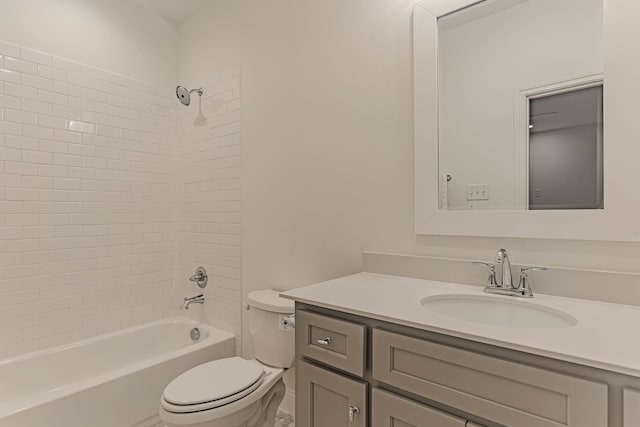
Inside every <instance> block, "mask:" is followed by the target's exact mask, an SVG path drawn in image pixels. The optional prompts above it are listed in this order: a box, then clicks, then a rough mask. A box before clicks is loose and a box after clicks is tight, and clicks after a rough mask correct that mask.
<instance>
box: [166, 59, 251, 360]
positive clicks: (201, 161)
mask: <svg viewBox="0 0 640 427" xmlns="http://www.w3.org/2000/svg"><path fill="white" fill-rule="evenodd" d="M201 105H202V106H201V111H202V115H203V117H204V118H205V119H206V121H203V120H200V121H196V120H197V118H198V112H199V111H200V99H199V97H198V96H197V94H195V93H194V94H192V98H191V106H190V107H189V108H184V107H183V106H182V105H179V108H178V110H179V123H178V127H177V132H176V135H177V141H178V143H177V144H176V145H175V149H176V151H175V154H176V155H175V158H176V162H177V164H176V176H177V177H178V180H177V181H176V184H175V192H176V194H177V195H178V197H177V198H176V209H175V212H176V218H177V221H176V224H175V226H176V241H177V242H178V260H177V264H176V265H178V266H179V268H178V269H177V271H178V272H179V274H177V275H176V279H175V287H174V289H175V293H176V297H175V299H182V298H183V297H185V296H192V295H195V294H196V293H198V292H199V291H200V289H199V288H198V287H197V286H196V285H195V284H193V283H191V282H189V281H188V280H187V279H188V278H189V276H191V275H192V274H193V273H194V272H195V269H196V268H197V267H198V266H199V265H202V266H204V267H205V268H206V269H207V272H208V274H209V285H208V286H207V288H206V289H204V291H203V293H204V295H205V298H206V301H205V304H204V306H192V308H191V309H190V310H193V312H192V313H189V315H190V316H193V317H194V318H197V317H198V316H199V317H200V318H201V319H202V320H203V321H205V322H206V323H209V324H212V325H215V326H217V327H219V328H222V329H224V330H227V331H229V332H232V333H235V334H236V337H237V338H236V346H237V348H236V350H237V352H238V354H240V347H239V346H240V343H241V340H240V339H239V337H240V334H241V330H242V328H241V309H240V306H241V300H242V294H241V289H240V286H241V227H242V223H241V210H240V209H241V199H240V74H239V72H238V71H237V70H228V71H225V72H221V73H218V74H217V75H216V76H212V77H211V80H210V82H209V84H208V85H207V86H205V87H204V95H203V97H202V104H201ZM194 123H196V124H194ZM212 285H213V286H212Z"/></svg>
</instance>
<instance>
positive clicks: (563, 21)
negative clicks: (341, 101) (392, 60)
mask: <svg viewBox="0 0 640 427" xmlns="http://www.w3.org/2000/svg"><path fill="white" fill-rule="evenodd" d="M437 31H438V33H437V48H438V51H437V55H438V56H437V57H438V171H439V173H438V177H437V180H438V187H439V189H438V199H439V200H438V207H439V209H440V210H501V211H505V210H525V211H526V210H573V209H586V210H592V209H603V208H604V160H603V150H604V146H605V144H606V143H605V142H604V133H603V114H604V111H603V68H604V36H603V0H486V1H482V2H479V3H475V4H472V5H471V6H468V7H464V8H462V9H460V10H457V11H454V12H452V13H447V14H445V15H443V16H439V17H438V20H437ZM416 119H418V117H417V116H416ZM417 167H418V165H417Z"/></svg>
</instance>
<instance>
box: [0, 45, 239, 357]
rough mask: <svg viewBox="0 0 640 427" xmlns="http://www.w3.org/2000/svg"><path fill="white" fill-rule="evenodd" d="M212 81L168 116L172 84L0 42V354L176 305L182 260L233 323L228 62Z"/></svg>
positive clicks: (235, 155) (234, 112) (215, 310)
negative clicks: (205, 278) (199, 98)
mask: <svg viewBox="0 0 640 427" xmlns="http://www.w3.org/2000/svg"><path fill="white" fill-rule="evenodd" d="M218 83H219V84H218V85H216V86H214V87H211V90H212V91H214V90H215V91H218V92H219V95H220V96H219V97H218V98H216V100H215V105H213V104H211V103H212V102H213V97H208V98H207V99H206V100H204V101H203V112H204V113H205V116H207V117H208V122H207V124H206V125H204V126H202V127H197V128H196V127H194V126H191V128H190V127H189V126H188V125H187V122H184V123H183V124H180V126H179V127H178V121H179V117H182V118H186V117H187V116H188V115H195V114H196V113H197V102H196V103H195V105H193V104H192V107H191V108H189V109H188V110H187V109H185V110H178V105H179V104H178V102H177V100H176V99H175V95H174V93H173V88H158V87H154V86H153V85H151V84H148V83H146V82H141V81H138V80H134V79H130V78H127V77H125V76H121V75H118V74H113V73H110V72H108V71H104V70H99V69H95V68H92V67H88V66H85V65H82V64H78V63H75V62H73V61H68V60H66V59H63V58H57V57H55V56H52V55H48V54H46V53H42V52H37V51H33V50H31V49H26V48H23V47H18V46H15V45H12V44H8V43H4V42H0V358H3V357H8V356H12V355H17V354H21V353H25V352H29V351H33V350H38V349H41V348H46V347H50V346H54V345H59V344H64V343H68V342H71V341H75V340H78V339H82V338H86V337H91V336H94V335H98V334H101V333H105V332H109V331H112V330H117V329H121V328H125V327H128V326H131V325H134V324H138V323H143V322H147V321H152V320H155V319H159V318H165V317H169V316H174V315H176V314H179V312H178V307H179V306H180V302H181V301H180V300H181V298H182V296H184V295H182V294H183V293H181V294H180V296H179V298H180V300H177V298H178V295H177V294H178V293H177V292H175V289H174V288H175V286H174V284H177V283H180V285H181V286H184V284H183V283H181V282H182V281H183V278H184V275H185V274H187V273H188V272H190V271H191V270H193V268H192V267H193V266H194V265H195V264H202V265H205V266H206V267H207V268H208V269H209V271H210V272H211V276H212V278H211V281H210V287H209V288H208V295H207V296H208V301H207V307H206V308H205V310H204V314H205V317H206V320H208V321H211V322H214V321H217V320H220V321H221V323H220V324H219V325H216V326H219V327H221V328H224V329H227V330H229V331H232V332H235V333H237V334H239V333H240V332H239V331H240V327H239V322H240V320H239V318H240V268H239V265H240V247H239V245H240V198H239V191H240V185H239V176H240V175H239V174H240V171H239V143H240V140H239V130H238V129H239V121H238V120H239V119H238V120H235V119H232V118H238V117H239V105H240V103H239V77H238V73H234V74H232V75H228V76H227V78H226V81H221V82H218ZM227 87H229V88H230V89H228V90H227V89H225V90H224V91H223V90H222V88H227ZM208 89H209V88H208ZM211 95H213V92H212V93H211ZM208 96H209V94H208ZM218 99H219V100H218ZM180 108H183V107H182V106H180ZM208 114H211V116H210V117H209V116H208ZM183 121H184V119H183ZM181 123H182V122H181ZM177 129H179V130H177ZM234 150H235V151H234ZM192 162H193V163H192ZM195 166H199V167H197V168H196V167H195ZM181 174H184V176H181ZM227 187H228V188H227ZM192 197H193V199H191V198H192ZM190 201H191V202H193V203H192V204H189V202H190ZM185 204H186V205H185ZM181 239H184V241H181ZM191 257H193V258H191ZM178 278H179V279H178ZM185 280H186V279H185ZM189 283H190V282H189ZM182 290H184V288H182ZM220 310H223V311H224V314H221V313H219V311H220ZM227 313H229V315H228V316H227ZM214 324H215V323H214Z"/></svg>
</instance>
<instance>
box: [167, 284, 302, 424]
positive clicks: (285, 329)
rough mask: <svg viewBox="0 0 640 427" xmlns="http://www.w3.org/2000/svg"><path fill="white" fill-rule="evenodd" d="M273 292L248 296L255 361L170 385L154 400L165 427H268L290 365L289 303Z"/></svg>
mask: <svg viewBox="0 0 640 427" xmlns="http://www.w3.org/2000/svg"><path fill="white" fill-rule="evenodd" d="M278 293H279V292H278V291H274V290H262V291H254V292H250V293H249V295H248V300H249V329H250V334H251V339H252V341H253V348H254V352H255V359H252V360H246V359H242V358H240V357H229V358H225V359H219V360H214V361H211V362H207V363H204V364H202V365H199V366H196V367H195V368H192V369H190V370H188V371H187V372H185V373H183V374H181V375H180V376H178V377H177V378H176V379H174V380H173V381H172V382H171V383H169V385H168V386H167V387H166V388H165V389H164V393H163V394H162V398H161V399H160V418H162V420H163V421H164V422H165V424H166V425H167V426H168V427H174V426H189V427H273V425H274V423H275V418H276V413H277V410H278V407H279V406H280V403H281V402H282V400H283V398H284V394H285V386H284V382H283V380H282V377H283V375H284V373H285V371H286V370H287V369H288V368H289V367H291V365H292V364H293V359H294V336H295V333H294V328H293V325H294V319H293V313H294V303H293V301H290V300H286V299H283V298H280V297H279V296H278Z"/></svg>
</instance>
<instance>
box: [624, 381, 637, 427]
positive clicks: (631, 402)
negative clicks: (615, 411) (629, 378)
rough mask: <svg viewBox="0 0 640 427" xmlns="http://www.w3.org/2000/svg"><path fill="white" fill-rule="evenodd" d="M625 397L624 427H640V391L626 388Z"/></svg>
mask: <svg viewBox="0 0 640 427" xmlns="http://www.w3.org/2000/svg"><path fill="white" fill-rule="evenodd" d="M623 396H624V403H623V405H624V427H637V426H640V390H634V389H631V388H625V389H624V392H623Z"/></svg>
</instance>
